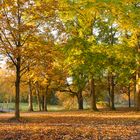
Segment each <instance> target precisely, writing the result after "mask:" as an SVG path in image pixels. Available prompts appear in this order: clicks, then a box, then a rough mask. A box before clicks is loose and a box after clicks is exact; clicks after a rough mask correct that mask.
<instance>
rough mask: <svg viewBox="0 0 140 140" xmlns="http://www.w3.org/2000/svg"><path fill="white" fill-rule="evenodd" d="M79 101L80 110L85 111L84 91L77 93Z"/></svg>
mask: <svg viewBox="0 0 140 140" xmlns="http://www.w3.org/2000/svg"><path fill="white" fill-rule="evenodd" d="M76 97H77V101H78V109H79V110H83V96H82V91H78V93H77V96H76Z"/></svg>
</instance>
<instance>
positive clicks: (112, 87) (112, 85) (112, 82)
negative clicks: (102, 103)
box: [111, 75, 115, 110]
mask: <svg viewBox="0 0 140 140" xmlns="http://www.w3.org/2000/svg"><path fill="white" fill-rule="evenodd" d="M114 88H115V84H114V76H113V75H111V109H112V110H115V103H114V96H115V95H114Z"/></svg>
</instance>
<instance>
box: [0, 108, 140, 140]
mask: <svg viewBox="0 0 140 140" xmlns="http://www.w3.org/2000/svg"><path fill="white" fill-rule="evenodd" d="M13 115H14V114H13V113H1V114H0V140H140V112H134V111H122V110H118V111H116V112H112V111H109V112H106V111H100V112H92V111H62V112H33V113H21V116H22V118H21V121H20V122H18V121H15V120H13V119H11V118H12V117H13Z"/></svg>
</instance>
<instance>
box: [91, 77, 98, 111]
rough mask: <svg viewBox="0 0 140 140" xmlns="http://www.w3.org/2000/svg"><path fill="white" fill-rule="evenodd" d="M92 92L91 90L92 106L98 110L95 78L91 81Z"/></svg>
mask: <svg viewBox="0 0 140 140" xmlns="http://www.w3.org/2000/svg"><path fill="white" fill-rule="evenodd" d="M90 92H91V108H92V110H94V111H97V110H98V109H97V106H96V94H95V83H94V79H93V78H92V79H91V83H90Z"/></svg>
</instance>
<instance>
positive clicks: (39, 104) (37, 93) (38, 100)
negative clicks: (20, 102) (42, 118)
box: [36, 85, 41, 111]
mask: <svg viewBox="0 0 140 140" xmlns="http://www.w3.org/2000/svg"><path fill="white" fill-rule="evenodd" d="M36 96H37V104H38V110H39V111H41V102H40V94H39V89H38V86H37V85H36Z"/></svg>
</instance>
